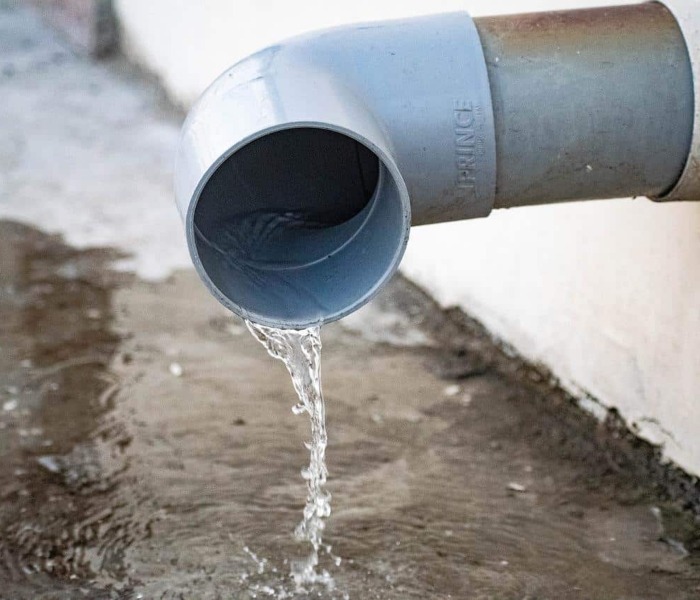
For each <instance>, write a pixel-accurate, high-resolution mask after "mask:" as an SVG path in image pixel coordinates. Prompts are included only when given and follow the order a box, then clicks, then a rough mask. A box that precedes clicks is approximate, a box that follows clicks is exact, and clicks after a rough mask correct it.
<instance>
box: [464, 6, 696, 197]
mask: <svg viewBox="0 0 700 600" xmlns="http://www.w3.org/2000/svg"><path fill="white" fill-rule="evenodd" d="M475 23H476V26H477V29H478V31H479V35H480V37H481V41H482V44H483V49H484V54H485V57H486V64H487V67H488V72H489V81H490V84H491V93H492V98H493V107H494V115H495V122H496V153H497V165H498V169H497V173H498V178H497V185H496V201H495V205H494V207H495V208H508V207H515V206H527V205H532V204H546V203H551V202H562V201H567V200H586V199H597V198H600V199H602V198H619V197H627V196H650V197H655V196H661V195H663V194H664V193H666V192H668V191H669V190H670V189H671V188H673V186H674V185H675V184H676V182H677V181H678V179H679V177H680V174H681V172H682V171H683V168H684V166H685V164H686V161H687V159H688V152H689V148H690V141H691V134H692V131H693V120H694V114H693V113H694V103H693V99H694V96H693V72H692V68H691V65H690V60H689V56H688V50H687V48H686V44H685V41H684V38H683V34H682V33H681V30H680V28H679V26H678V24H677V22H676V20H675V19H674V17H673V15H672V14H671V13H670V12H669V11H668V9H667V8H666V7H665V6H663V5H661V4H658V3H648V4H641V5H633V6H620V7H610V8H595V9H587V10H571V11H563V12H550V13H537V14H524V15H509V16H499V17H488V18H481V19H475Z"/></svg>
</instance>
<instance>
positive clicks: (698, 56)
mask: <svg viewBox="0 0 700 600" xmlns="http://www.w3.org/2000/svg"><path fill="white" fill-rule="evenodd" d="M667 1H668V3H669V4H671V3H673V6H672V10H673V13H672V12H671V11H669V10H668V9H667V8H665V7H664V6H663V5H661V4H657V3H648V4H640V5H636V6H626V7H615V8H598V9H588V10H580V11H564V12H558V13H542V14H534V15H516V16H504V17H492V18H482V19H476V20H475V21H473V20H472V19H470V18H469V16H468V15H467V14H466V13H453V14H447V15H435V16H429V17H420V18H416V19H407V20H400V21H390V22H383V23H373V24H368V25H352V26H347V27H341V28H336V29H332V30H328V31H323V32H319V33H315V34H311V35H307V36H302V37H299V38H294V39H292V40H289V41H287V42H284V43H282V44H279V45H276V46H273V47H270V48H267V49H266V50H263V51H261V52H259V53H257V54H254V55H253V56H251V57H249V58H247V59H245V60H243V61H242V62H240V63H238V64H237V65H235V66H233V67H232V68H231V69H229V70H228V71H226V72H225V73H224V74H222V75H221V76H220V77H219V78H218V79H217V80H216V81H215V82H214V83H213V84H212V86H211V87H210V88H209V89H208V90H207V91H206V92H205V93H204V94H203V96H202V98H201V99H200V100H199V102H198V103H197V104H196V105H195V107H194V108H193V109H192V111H191V112H190V114H189V116H188V118H187V120H186V122H185V124H184V126H183V132H182V137H181V141H180V146H179V150H178V157H177V164H176V174H175V184H176V185H175V191H176V198H177V202H178V206H179V208H180V211H181V214H182V216H183V219H184V221H185V228H186V235H187V240H188V245H189V248H190V253H191V255H192V259H193V262H194V264H195V267H196V269H197V272H198V273H199V275H200V276H201V278H202V280H203V281H204V283H205V284H206V285H207V287H208V288H209V289H210V291H211V292H212V293H213V294H214V296H215V297H217V299H219V300H220V301H221V302H222V303H223V304H224V305H225V306H227V307H228V308H230V309H231V310H233V311H234V312H235V313H237V314H239V315H241V316H243V317H245V318H249V319H252V320H255V321H257V322H260V323H262V324H265V325H271V326H280V327H289V328H302V327H306V326H309V325H312V324H319V323H323V322H328V321H332V320H335V319H338V318H341V317H342V316H344V315H346V314H348V313H349V312H352V311H353V310H356V309H357V308H359V307H360V306H361V305H362V304H364V303H365V302H367V301H368V300H369V299H370V298H371V297H372V296H373V295H374V294H375V293H376V292H377V291H378V290H379V289H380V288H381V286H382V285H383V284H384V283H385V282H386V281H387V280H388V278H389V277H390V276H391V275H392V274H393V272H394V271H395V270H396V268H397V267H398V264H399V262H400V259H401V256H402V254H403V251H404V248H405V245H406V243H407V240H408V231H409V228H410V226H411V225H420V224H426V223H437V222H444V221H451V220H459V219H469V218H476V217H485V216H488V214H489V213H490V211H491V210H492V208H505V207H514V206H524V205H532V204H544V203H551V202H560V201H566V200H583V199H593V198H611V197H620V196H631V195H632V196H633V195H645V196H649V197H653V198H658V199H674V200H675V199H678V200H681V199H684V200H697V199H700V168H698V162H699V161H700V134H699V129H700V127H699V125H698V124H699V123H700V116H698V106H700V89H698V88H699V87H700V86H699V82H700V69H699V67H698V63H699V62H700V47H699V46H700V35H698V33H697V29H698V26H699V25H698V21H699V20H700V17H698V15H697V14H696V13H698V12H699V11H697V10H696V9H695V8H694V7H693V5H695V0H667ZM693 86H695V90H694V87H693Z"/></svg>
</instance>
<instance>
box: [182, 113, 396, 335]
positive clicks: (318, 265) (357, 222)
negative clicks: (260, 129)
mask: <svg viewBox="0 0 700 600" xmlns="http://www.w3.org/2000/svg"><path fill="white" fill-rule="evenodd" d="M382 172H385V173H386V169H385V168H384V167H383V166H382V165H381V164H380V161H379V159H378V158H377V156H376V155H375V154H374V153H373V152H372V151H371V150H369V149H368V148H367V147H366V146H364V145H363V144H360V143H359V142H357V141H356V140H354V139H352V138H351V137H349V136H346V135H344V134H341V133H338V132H335V131H330V130H327V129H321V128H311V127H304V128H292V129H286V130H282V131H277V132H275V133H271V134H268V135H265V136H263V137H261V138H259V139H257V140H255V141H253V142H251V143H249V144H247V145H246V146H244V147H243V148H241V149H240V150H238V151H237V152H235V153H234V154H233V155H231V156H230V157H229V158H228V159H226V160H225V161H224V162H223V163H222V165H221V166H220V167H219V168H218V169H217V170H216V171H215V172H214V173H213V174H212V176H211V178H210V179H209V181H208V182H207V183H206V185H205V187H204V189H203V190H202V192H201V195H200V197H199V200H198V202H197V206H196V209H195V215H194V226H195V239H196V248H197V253H198V255H199V258H200V260H201V262H202V265H203V267H204V269H205V271H206V272H207V275H208V276H209V278H210V279H211V281H212V283H214V285H215V286H216V287H217V288H218V290H219V291H220V292H221V293H222V294H223V295H224V296H225V297H226V298H228V299H229V300H230V301H231V302H232V303H233V305H234V308H235V307H238V308H240V309H242V310H241V311H240V312H242V313H244V315H249V316H252V317H255V316H258V318H259V320H262V321H267V322H270V321H274V322H280V323H281V324H285V325H287V326H303V325H304V324H310V323H314V322H317V321H319V320H326V319H327V318H328V317H329V316H331V315H334V314H336V313H338V312H342V311H343V310H344V309H345V308H346V307H347V306H349V305H351V304H353V303H355V302H356V301H357V300H359V299H360V298H362V297H363V296H364V295H365V294H367V293H368V292H369V291H371V290H372V289H373V288H374V286H375V285H376V283H377V281H378V280H380V279H381V278H382V276H383V275H384V273H385V272H386V271H387V269H388V268H390V266H391V261H392V259H393V258H395V255H396V245H397V243H399V242H400V240H401V239H402V238H403V233H401V230H402V210H401V206H400V202H399V196H398V194H397V193H394V192H395V191H396V190H395V186H394V185H388V186H387V185H385V186H384V188H385V189H384V193H382V194H379V193H377V186H378V185H381V183H380V182H381V181H382V180H385V181H386V180H389V184H392V183H393V180H391V177H390V176H388V173H386V176H384V177H382V176H381V175H380V174H381V173H382Z"/></svg>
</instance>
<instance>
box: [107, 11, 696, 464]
mask: <svg viewBox="0 0 700 600" xmlns="http://www.w3.org/2000/svg"><path fill="white" fill-rule="evenodd" d="M603 3H605V2H604V0H603V1H599V2H588V3H586V2H583V1H578V0H520V1H513V0H504V1H500V2H499V1H498V0H495V1H494V0H492V1H490V2H489V1H488V0H474V1H472V2H468V3H465V2H463V1H461V0H431V1H430V2H428V1H427V0H400V1H399V0H395V1H394V0H334V1H332V2H330V1H328V0H305V1H303V2H287V1H284V0H238V1H232V0H199V1H198V2H193V1H192V0H149V1H148V2H143V1H142V0H116V7H117V13H118V16H119V17H120V20H121V23H122V27H123V39H124V42H125V47H126V50H127V52H129V53H130V54H131V56H132V57H133V58H135V59H136V60H138V61H140V62H141V63H142V64H144V65H145V66H146V67H147V68H149V69H151V70H152V71H154V72H155V73H157V74H158V75H159V76H160V77H161V78H162V80H163V82H164V84H165V85H166V86H167V88H168V89H169V90H170V92H171V93H172V95H173V97H174V98H175V99H177V100H178V101H179V102H181V103H182V104H183V105H185V106H187V105H189V104H190V103H191V102H192V101H193V100H194V99H195V98H196V97H197V95H198V94H199V93H200V92H201V91H202V90H203V89H204V87H206V85H208V83H209V82H210V81H211V80H212V79H213V78H214V77H215V76H216V75H217V74H218V73H220V72H221V71H223V70H224V69H225V68H226V67H227V66H229V65H230V64H231V63H233V62H235V61H236V60H238V59H239V58H242V57H243V56H245V55H247V54H248V53H250V52H252V51H254V50H256V49H259V48H262V47H264V46H266V45H268V44H270V43H272V42H274V41H277V40H279V39H280V38H284V37H287V36H289V35H293V34H295V33H299V32H302V31H306V30H310V29H315V28H319V27H325V26H329V25H335V24H339V23H344V22H350V21H362V20H371V19H381V18H389V17H393V16H408V15H415V14H422V13H428V12H438V11H444V10H455V9H461V8H465V7H467V8H468V9H469V10H470V11H471V13H472V14H473V15H480V14H494V13H497V12H525V11H531V10H547V9H555V8H568V7H577V6H584V5H588V6H590V5H595V4H598V5H600V4H603ZM615 3H616V4H621V3H623V2H622V0H616V1H615ZM628 3H630V2H628ZM403 269H404V272H405V273H406V274H407V275H409V276H410V277H412V278H413V279H414V280H415V281H417V282H418V283H420V284H421V285H423V286H424V287H426V288H427V289H428V290H429V291H431V292H432V293H433V294H434V295H435V297H436V298H437V299H438V300H439V301H440V302H442V303H443V304H446V305H448V304H458V305H460V306H462V307H463V308H464V309H465V310H467V311H468V312H469V313H471V314H473V315H475V316H476V317H478V318H479V319H481V320H482V321H483V322H484V323H485V324H486V325H487V326H488V327H489V328H490V329H491V331H493V332H494V333H495V334H496V335H497V336H499V337H501V338H502V339H504V340H505V341H507V342H509V343H511V344H512V345H514V346H515V347H516V348H517V349H518V350H519V351H520V352H521V353H522V354H524V355H525V356H526V357H528V358H529V359H532V360H534V361H540V362H542V363H544V364H546V365H547V366H548V367H550V368H551V369H552V370H553V372H554V373H555V374H556V375H557V376H559V377H560V378H561V379H562V381H564V382H565V384H566V385H567V386H568V387H569V388H570V389H572V390H578V391H579V392H586V393H590V394H591V395H593V396H594V397H596V398H597V399H598V400H599V401H600V402H602V403H603V404H605V405H606V406H610V407H616V408H617V409H618V410H619V411H620V413H621V414H622V415H623V417H624V418H625V419H626V420H627V421H628V423H629V424H630V425H633V426H635V427H638V428H639V432H640V435H642V436H643V437H645V438H647V439H649V440H650V441H653V442H655V443H658V444H663V446H664V449H665V453H666V456H667V457H669V458H670V459H672V460H674V461H675V462H677V463H678V464H679V465H681V466H682V467H684V468H685V469H687V470H689V471H691V472H694V473H698V474H700V203H698V204H676V205H658V204H653V203H652V202H649V201H647V200H644V199H639V200H635V201H632V200H619V201H608V202H593V203H581V204H570V205H560V206H550V207H536V208H522V209H517V210H512V211H507V212H496V213H494V214H493V215H492V216H491V217H490V218H488V219H485V220H480V221H471V222H462V223H452V224H446V225H437V226H430V227H423V228H416V229H414V231H413V235H412V240H411V243H410V244H409V249H408V252H407V256H406V259H405V261H404V265H403Z"/></svg>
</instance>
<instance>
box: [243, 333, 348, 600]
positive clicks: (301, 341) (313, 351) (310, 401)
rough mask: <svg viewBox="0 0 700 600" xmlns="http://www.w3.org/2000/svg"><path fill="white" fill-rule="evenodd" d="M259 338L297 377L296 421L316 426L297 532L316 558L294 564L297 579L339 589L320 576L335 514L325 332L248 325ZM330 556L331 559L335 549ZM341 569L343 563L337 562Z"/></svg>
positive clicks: (327, 576) (299, 584) (294, 379)
mask: <svg viewBox="0 0 700 600" xmlns="http://www.w3.org/2000/svg"><path fill="white" fill-rule="evenodd" d="M246 324H247V325H248V329H249V330H250V332H251V333H252V334H253V336H254V337H255V338H256V339H257V340H258V341H260V343H261V344H262V345H263V346H264V347H265V348H266V349H267V351H268V353H269V354H270V356H272V357H274V358H276V359H278V360H281V361H282V362H283V363H284V364H285V366H286V367H287V370H288V371H289V374H290V375H291V377H292V384H293V386H294V390H295V391H296V393H297V396H298V398H299V401H298V403H297V404H295V405H294V406H293V407H292V412H294V414H296V415H301V414H303V413H307V414H308V415H309V418H310V421H311V441H309V442H306V443H305V446H306V447H307V449H308V450H309V453H310V461H309V466H308V467H305V468H303V469H302V471H301V475H302V477H303V478H304V479H305V480H306V484H307V496H306V505H305V506H304V514H303V518H302V520H301V522H300V523H299V525H298V526H297V528H296V530H295V531H294V535H295V537H296V538H297V539H298V540H299V541H302V542H308V543H309V544H310V545H311V553H310V554H309V555H308V557H306V558H305V559H303V560H300V561H294V562H292V572H291V575H292V577H293V579H294V581H295V583H296V584H297V587H303V586H304V585H311V584H317V583H320V584H323V585H326V586H327V587H328V588H329V589H332V587H333V579H332V577H331V575H330V573H328V571H326V570H323V571H321V572H318V571H317V566H318V562H319V551H320V550H321V549H322V548H323V530H324V528H325V524H326V523H325V521H326V519H327V518H328V517H329V516H330V514H331V495H330V493H329V492H328V490H326V480H327V478H328V469H327V468H326V446H327V443H328V436H327V434H326V408H325V404H324V400H323V392H322V390H321V335H320V333H321V331H320V327H310V328H308V329H300V330H295V329H277V328H273V327H265V326H263V325H257V324H255V323H252V322H250V321H246ZM325 550H326V551H327V552H328V553H329V554H330V553H331V547H330V546H326V547H325ZM333 558H334V561H335V563H336V565H339V564H340V558H339V557H333Z"/></svg>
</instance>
